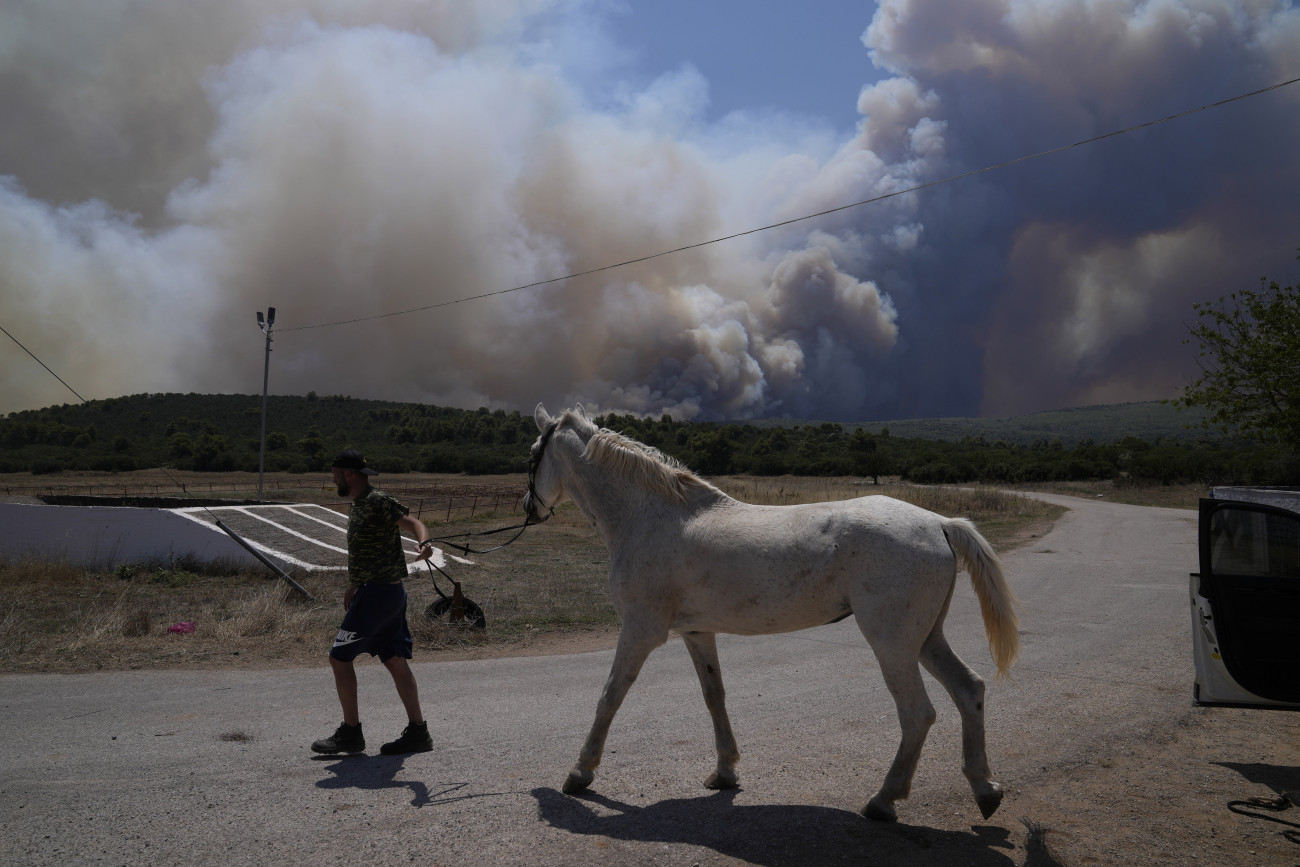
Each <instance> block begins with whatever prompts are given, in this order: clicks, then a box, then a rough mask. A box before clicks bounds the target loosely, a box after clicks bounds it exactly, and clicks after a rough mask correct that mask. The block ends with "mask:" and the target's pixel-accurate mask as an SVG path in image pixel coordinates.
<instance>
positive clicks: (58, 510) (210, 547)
mask: <svg viewBox="0 0 1300 867" xmlns="http://www.w3.org/2000/svg"><path fill="white" fill-rule="evenodd" d="M29 555H30V556H35V557H38V558H40V559H42V560H52V561H59V562H67V563H71V564H73V565H77V566H83V567H90V568H95V569H112V568H115V567H116V566H118V565H120V564H122V563H143V562H148V561H153V560H158V561H162V562H163V563H166V562H167V561H168V558H169V557H182V556H185V555H190V556H193V557H194V558H195V559H197V560H199V561H202V562H208V561H211V560H217V559H222V560H229V561H233V562H237V563H250V564H255V565H259V566H260V565H261V564H260V563H258V561H257V558H255V557H253V555H252V554H249V553H248V552H247V551H245V550H244V549H243V548H242V547H241V546H240V545H239V543H237V542H236V541H235V540H234V539H232V538H230V537H229V536H227V535H226V534H225V533H223V532H221V530H219V529H217V528H216V527H209V526H205V525H203V524H201V523H198V522H196V521H191V520H189V519H188V518H185V517H183V516H181V515H177V514H175V513H174V512H172V511H170V510H168V509H133V508H129V507H117V506H32V505H25V504H16V503H0V558H3V559H5V560H9V561H13V560H18V559H22V558H24V557H27V556H29ZM274 561H275V562H278V559H275V560H274ZM281 565H282V566H283V565H284V564H281ZM262 568H265V567H264V566H263V567H262Z"/></svg>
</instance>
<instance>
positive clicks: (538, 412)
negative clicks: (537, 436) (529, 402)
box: [533, 403, 554, 431]
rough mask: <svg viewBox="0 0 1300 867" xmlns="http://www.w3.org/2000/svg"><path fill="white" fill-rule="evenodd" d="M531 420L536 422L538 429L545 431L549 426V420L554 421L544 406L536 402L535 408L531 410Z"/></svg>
mask: <svg viewBox="0 0 1300 867" xmlns="http://www.w3.org/2000/svg"><path fill="white" fill-rule="evenodd" d="M533 421H535V422H537V429H538V430H540V431H545V430H546V429H547V428H548V427H550V426H551V422H552V421H554V419H552V418H551V414H550V413H549V412H547V411H546V407H544V406H542V405H541V404H540V403H539V404H537V409H535V410H533Z"/></svg>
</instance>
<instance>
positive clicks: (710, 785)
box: [704, 771, 740, 789]
mask: <svg viewBox="0 0 1300 867" xmlns="http://www.w3.org/2000/svg"><path fill="white" fill-rule="evenodd" d="M739 787H740V777H739V776H737V775H736V772H735V771H728V772H727V773H725V774H724V773H723V772H722V771H714V772H713V773H711V774H709V778H708V779H707V780H705V781H704V788H706V789H736V788H739Z"/></svg>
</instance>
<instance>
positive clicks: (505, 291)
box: [280, 78, 1300, 333]
mask: <svg viewBox="0 0 1300 867" xmlns="http://www.w3.org/2000/svg"><path fill="white" fill-rule="evenodd" d="M1296 82H1300V78H1292V79H1291V80H1289V81H1282V82H1278V83H1277V84H1272V85H1269V86H1268V87H1263V88H1260V89H1259V90H1252V91H1251V92H1249V93H1242V94H1238V95H1237V96H1230V97H1228V98H1227V99H1221V100H1219V101H1218V102H1211V103H1207V104H1206V105H1202V106H1198V107H1197V108H1191V109H1188V110H1187V111H1181V112H1179V113H1178V114H1171V115H1169V116H1168V117H1162V118H1160V119H1159V120H1149V121H1146V122H1145V123H1139V124H1135V125H1133V126H1130V127H1125V128H1124V129H1120V130H1115V131H1114V132H1108V133H1103V134H1102V135H1098V136H1093V137H1092V138H1087V139H1083V140H1082V141H1077V142H1074V143H1073V144H1068V145H1061V146H1059V147H1054V148H1051V149H1050V150H1045V151H1039V152H1038V153H1034V154H1028V155H1026V156H1022V157H1016V158H1015V159H1012V160H1007V161H1006V162H1002V163H997V164H996V165H990V166H985V167H984V168H982V169H973V170H971V171H969V172H963V173H961V174H959V175H953V176H951V177H947V178H943V179H942V180H937V181H930V182H928V183H924V184H917V185H916V186H914V187H908V188H907V189H905V190H896V191H895V192H892V193H885V194H884V195H882V196H875V197H873V198H870V199H863V200H862V201H860V202H852V203H850V204H847V205H839V206H838V207H834V208H828V209H827V210H825V211H818V212H817V213H815V214H807V215H805V216H802V217H794V218H793V219H790V220H782V221H781V222H779V223H772V224H771V225H767V226H760V227H759V228H757V229H747V230H745V231H743V232H736V233H735V234H731V235H723V236H722V237H720V238H712V239H710V240H708V241H700V242H698V243H695V244H687V245H686V246H684V247H675V248H673V249H671V250H664V251H662V252H659V253H651V254H650V255H648V256H639V257H637V258H635V259H628V260H626V261H623V262H618V263H616V264H613V265H602V266H601V267H599V268H590V269H588V270H586V271H576V272H574V273H572V274H565V275H564V276H562V277H551V278H550V279H547V280H537V281H535V282H533V283H525V284H524V285H522V286H514V287H512V288H510V289H498V290H496V291H494V292H484V293H482V294H480V295H470V296H468V297H465V298H456V299H454V300H452V301H441V302H438V303H437V304H426V305H424V306H422V307H412V308H411V309H409V310H398V311H395V312H392V313H379V314H377V315H375V316H361V317H357V318H355V319H340V320H338V321H336V322H321V323H318V324H316V325H299V326H297V327H295V328H282V329H280V331H281V333H283V332H285V331H308V330H310V329H314V328H332V327H334V326H336V325H352V324H354V323H357V322H371V321H374V320H376V319H387V318H389V317H392V316H405V315H406V314H408V313H421V312H424V311H426V310H436V309H438V308H440V307H450V306H452V305H453V304H465V303H467V302H470V301H480V300H482V299H484V298H492V297H495V296H497V295H508V294H510V293H511V292H519V291H522V290H524V289H535V288H536V287H538V286H545V285H547V284H549V283H559V282H561V281H563V280H572V279H574V278H576V277H586V276H588V275H591V274H599V273H600V272H602V271H612V270H614V269H615V268H623V267H626V266H628V265H636V264H639V263H641V262H648V261H650V260H651V259H658V258H660V257H662V256H671V255H673V254H674V253H683V252H685V251H687V250H695V249H698V248H700V247H707V246H709V245H710V244H720V243H722V242H723V241H731V240H734V239H736V238H743V237H744V236H746V235H755V234H758V233H759V232H766V231H769V230H771V229H779V228H781V227H782V226H789V225H791V224H793V223H800V222H803V221H804V220H812V219H816V218H817V217H824V216H826V215H827V214H834V213H837V212H839V211H847V210H849V209H850V208H860V207H862V206H863V205H870V204H874V203H875V202H882V201H884V200H885V199H892V198H894V197H895V196H902V195H905V194H907V193H915V192H919V191H920V190H925V189H929V188H930V187H937V186H940V185H941V184H949V183H952V182H953V181H959V180H961V179H962V178H969V177H971V176H973V175H979V174H983V173H985V172H991V171H994V170H995V169H1002V168H1006V167H1007V166H1012V165H1015V164H1016V163H1022V162H1025V161H1027V160H1033V159H1038V158H1039V157H1045V156H1050V155H1051V154H1055V153H1060V152H1061V151H1067V150H1070V149H1071V148H1077V147H1082V146H1083V145H1087V144H1093V143H1094V142H1099V141H1102V140H1103V139H1108V138H1114V137H1115V136H1120V135H1124V134H1125V133H1129V132H1134V131H1135V130H1139V129H1146V128H1148V127H1153V126H1159V125H1160V124H1162V123H1168V122H1169V121H1171V120H1178V119H1179V118H1182V117H1187V116H1188V115H1193V114H1197V113H1198V112H1202V111H1208V110H1209V109H1212V108H1219V107H1221V106H1224V105H1228V104H1229V103H1233V102H1238V101H1239V100H1243V99H1249V98H1250V97H1252V96H1259V95H1261V94H1264V93H1268V92H1269V91H1273V90H1277V89H1278V88H1282V87H1286V86H1287V85H1291V84H1295V83H1296Z"/></svg>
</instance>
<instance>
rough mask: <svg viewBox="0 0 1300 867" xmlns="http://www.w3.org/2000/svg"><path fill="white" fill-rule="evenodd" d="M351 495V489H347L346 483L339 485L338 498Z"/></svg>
mask: <svg viewBox="0 0 1300 867" xmlns="http://www.w3.org/2000/svg"><path fill="white" fill-rule="evenodd" d="M351 493H352V489H351V488H350V487H348V483H347V482H343V483H341V484H340V485H339V496H340V497H346V496H347V495H348V494H351Z"/></svg>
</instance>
